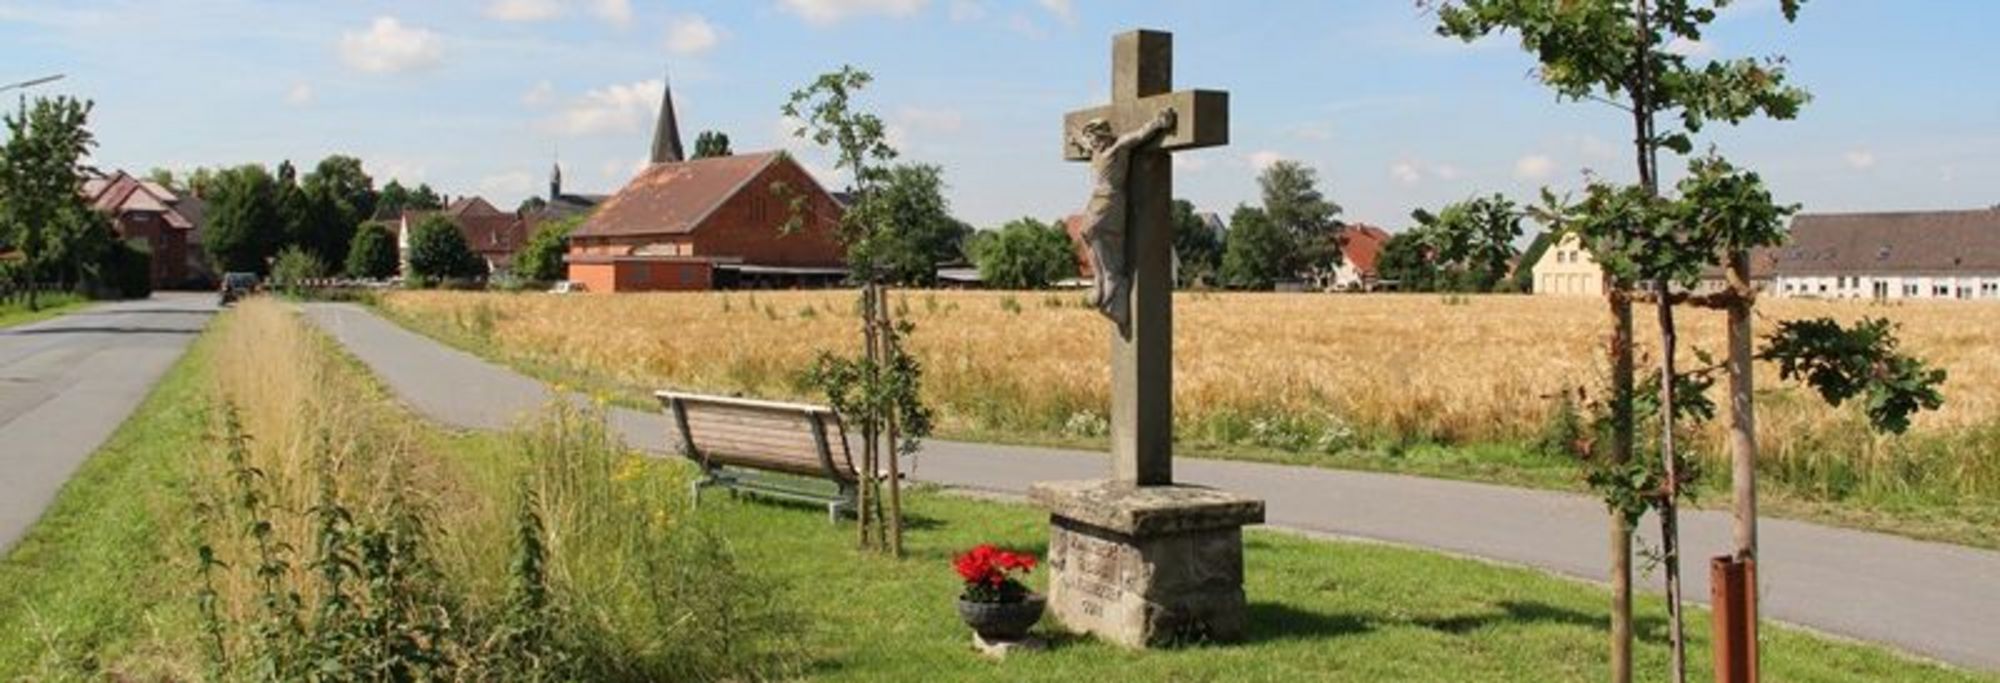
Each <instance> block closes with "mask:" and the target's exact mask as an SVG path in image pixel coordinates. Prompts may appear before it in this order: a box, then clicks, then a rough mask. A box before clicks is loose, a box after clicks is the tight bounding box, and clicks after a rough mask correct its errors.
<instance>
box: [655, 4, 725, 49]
mask: <svg viewBox="0 0 2000 683" xmlns="http://www.w3.org/2000/svg"><path fill="white" fill-rule="evenodd" d="M721 43H722V29H720V28H717V27H716V26H715V24H711V23H709V22H708V19H707V18H704V17H702V16H701V15H699V14H690V15H687V16H684V17H678V18H676V19H674V20H673V21H671V22H668V24H667V50H668V51H669V52H672V53H674V54H677V55H681V56H694V55H699V54H702V53H704V52H707V51H709V50H712V49H715V46H716V45H720V44H721Z"/></svg>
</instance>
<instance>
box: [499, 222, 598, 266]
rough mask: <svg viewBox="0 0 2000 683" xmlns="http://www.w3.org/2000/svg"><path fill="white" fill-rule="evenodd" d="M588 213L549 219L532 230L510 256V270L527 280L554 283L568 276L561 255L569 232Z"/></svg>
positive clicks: (567, 251) (565, 252)
mask: <svg viewBox="0 0 2000 683" xmlns="http://www.w3.org/2000/svg"><path fill="white" fill-rule="evenodd" d="M588 218H589V214H577V215H575V216H570V217H568V218H564V219H562V220H558V221H551V222H549V223H545V224H543V225H542V226H541V227H539V228H536V229H535V234H533V235H531V236H529V237H528V244H527V246H525V247H522V248H521V253H520V254H518V255H516V256H515V257H514V273H515V274H517V275H519V276H521V278H522V279H525V280H528V281H530V282H555V281H557V280H561V279H564V278H565V277H567V276H568V273H569V269H568V266H567V264H565V263H564V262H563V255H564V254H567V253H569V234H570V233H571V232H574V231H575V230H576V227H577V226H579V225H583V222H584V221H585V220H587V219H588Z"/></svg>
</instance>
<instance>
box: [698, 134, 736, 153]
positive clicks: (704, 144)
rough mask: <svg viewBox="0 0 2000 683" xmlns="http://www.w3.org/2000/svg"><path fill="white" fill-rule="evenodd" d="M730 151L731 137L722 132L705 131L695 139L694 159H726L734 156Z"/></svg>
mask: <svg viewBox="0 0 2000 683" xmlns="http://www.w3.org/2000/svg"><path fill="white" fill-rule="evenodd" d="M734 153H735V152H732V151H730V150H729V136H728V135H725V134H723V133H722V132H721V131H713V130H705V131H702V132H701V134H700V135H697V136H695V138H694V158H696V159H707V158H710V157H726V156H729V155H731V154H734Z"/></svg>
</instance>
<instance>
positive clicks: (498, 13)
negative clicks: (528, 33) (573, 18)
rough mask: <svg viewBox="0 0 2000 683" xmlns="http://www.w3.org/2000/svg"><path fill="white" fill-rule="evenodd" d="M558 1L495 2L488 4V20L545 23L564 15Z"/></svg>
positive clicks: (496, 0)
mask: <svg viewBox="0 0 2000 683" xmlns="http://www.w3.org/2000/svg"><path fill="white" fill-rule="evenodd" d="M562 11H563V8H562V4H561V3H558V2H556V0H493V2H489V3H487V4H486V18H488V19H497V20H500V21H545V20H549V19H554V18H556V17H558V16H561V15H562Z"/></svg>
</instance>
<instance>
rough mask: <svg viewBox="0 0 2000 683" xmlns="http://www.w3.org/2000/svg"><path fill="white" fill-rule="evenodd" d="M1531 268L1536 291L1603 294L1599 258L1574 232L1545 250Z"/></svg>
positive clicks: (1602, 272)
mask: <svg viewBox="0 0 2000 683" xmlns="http://www.w3.org/2000/svg"><path fill="white" fill-rule="evenodd" d="M1532 267H1533V269H1534V273H1535V293H1536V294H1552V295H1557V296H1603V295H1604V269H1603V268H1600V267H1598V265H1597V259H1595V258H1592V257H1591V255H1590V250H1589V249H1585V248H1583V241H1582V240H1581V239H1579V238H1577V236H1576V235H1575V234H1567V235H1563V237H1562V239H1561V240H1560V241H1558V242H1556V243H1555V244H1553V245H1550V246H1549V248H1548V250H1546V251H1543V252H1542V257H1541V258H1540V259H1537V260H1536V261H1535V263H1534V265H1533V266H1532Z"/></svg>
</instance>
